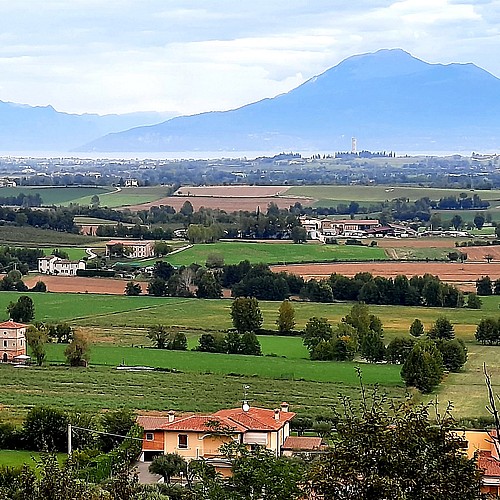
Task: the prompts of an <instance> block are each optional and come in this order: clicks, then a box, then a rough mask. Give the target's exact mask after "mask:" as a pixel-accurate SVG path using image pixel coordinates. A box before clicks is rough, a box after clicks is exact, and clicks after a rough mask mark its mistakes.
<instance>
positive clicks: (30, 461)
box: [0, 450, 67, 468]
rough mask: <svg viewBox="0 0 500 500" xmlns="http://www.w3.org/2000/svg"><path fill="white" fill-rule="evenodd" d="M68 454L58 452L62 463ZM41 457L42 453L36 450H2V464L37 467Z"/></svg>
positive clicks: (58, 457)
mask: <svg viewBox="0 0 500 500" xmlns="http://www.w3.org/2000/svg"><path fill="white" fill-rule="evenodd" d="M66 456H67V455H66V453H58V454H57V459H58V461H59V463H62V462H63V460H64V459H65V458H66ZM39 459H40V453H38V452H36V451H24V450H0V465H4V466H7V467H22V466H23V465H24V464H26V465H29V466H30V467H32V468H35V467H36V464H37V462H38V461H39Z"/></svg>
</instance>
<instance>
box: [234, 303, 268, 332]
mask: <svg viewBox="0 0 500 500" xmlns="http://www.w3.org/2000/svg"><path fill="white" fill-rule="evenodd" d="M231 318H232V320H233V326H234V328H236V330H237V331H238V332H239V333H243V332H255V331H256V330H258V329H259V328H260V327H261V326H262V321H263V318H262V312H261V311H260V307H259V303H258V301H257V299H256V298H254V297H251V298H250V297H238V298H237V299H234V300H233V303H232V304H231Z"/></svg>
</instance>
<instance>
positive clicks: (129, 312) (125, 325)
mask: <svg viewBox="0 0 500 500" xmlns="http://www.w3.org/2000/svg"><path fill="white" fill-rule="evenodd" d="M20 295H21V294H20V293H19V292H2V293H1V294H0V311H5V310H6V307H7V305H8V303H9V302H10V301H13V300H17V298H18V297H19V296H20ZM29 295H30V296H31V297H32V299H33V302H34V304H35V312H36V315H35V320H36V321H45V322H57V321H66V322H70V323H71V324H73V325H75V326H78V327H82V328H86V329H93V328H97V329H100V330H103V329H105V330H108V331H109V332H110V333H112V332H113V331H114V332H115V333H114V334H116V335H119V332H120V331H122V330H123V329H127V330H142V329H144V328H148V327H149V326H151V325H157V324H163V325H165V326H167V327H169V328H175V329H179V328H180V329H186V330H190V331H198V332H200V331H220V330H226V329H228V328H230V327H231V320H230V316H229V311H230V307H231V301H230V300H227V299H221V300H201V299H185V298H169V297H165V298H162V297H149V296H139V297H126V296H120V295H117V296H114V295H111V296H107V295H94V294H58V293H45V294H43V293H38V294H36V293H31V294H29ZM482 300H483V308H482V309H481V310H474V309H465V308H464V309H447V308H430V307H403V306H375V305H373V306H370V311H371V312H372V313H373V314H376V315H377V316H379V317H380V318H381V320H382V323H383V324H384V332H385V337H386V340H388V341H389V340H390V339H391V338H392V337H394V336H395V335H401V334H405V333H406V332H407V331H408V328H409V326H410V324H411V322H412V321H413V319H415V318H420V319H421V320H422V322H423V323H424V325H425V326H426V328H427V327H429V326H430V325H431V324H432V323H433V322H434V321H435V319H436V317H437V316H439V315H444V316H447V317H448V318H450V320H451V321H452V322H453V323H454V325H455V330H456V331H457V333H458V334H460V336H461V337H463V338H464V339H465V340H467V341H470V340H472V339H473V335H474V331H475V327H476V325H477V323H478V322H479V320H480V319H481V318H483V317H485V316H494V317H496V316H497V315H498V306H499V304H500V297H499V296H492V297H483V298H482ZM351 306H352V304H351V303H348V302H336V303H331V304H321V303H314V302H295V303H294V308H295V316H296V322H297V328H298V329H302V328H303V327H304V325H305V323H306V322H307V320H308V319H309V318H311V317H313V316H319V317H325V318H327V319H328V320H329V321H330V322H332V323H336V322H338V321H340V320H341V318H342V317H343V316H345V315H346V314H347V313H348V312H349V310H350V308H351ZM260 307H261V310H262V313H263V317H264V324H263V327H264V328H267V329H275V328H276V327H275V321H276V319H277V315H278V308H279V302H269V301H261V302H260ZM193 311H196V314H193ZM4 317H5V313H4ZM144 334H145V332H144V333H143V335H144ZM276 354H280V353H279V352H277V353H276Z"/></svg>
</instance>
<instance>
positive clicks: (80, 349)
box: [64, 332, 90, 366]
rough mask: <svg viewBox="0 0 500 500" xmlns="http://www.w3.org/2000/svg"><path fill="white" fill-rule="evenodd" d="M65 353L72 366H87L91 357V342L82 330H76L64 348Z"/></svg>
mask: <svg viewBox="0 0 500 500" xmlns="http://www.w3.org/2000/svg"><path fill="white" fill-rule="evenodd" d="M64 355H65V356H66V360H67V361H68V364H69V365H70V366H87V363H88V362H89V359H90V344H89V341H88V339H87V337H86V336H85V335H84V334H83V333H81V332H76V333H75V334H74V335H73V340H72V341H71V342H70V343H69V344H68V347H66V349H65V350H64Z"/></svg>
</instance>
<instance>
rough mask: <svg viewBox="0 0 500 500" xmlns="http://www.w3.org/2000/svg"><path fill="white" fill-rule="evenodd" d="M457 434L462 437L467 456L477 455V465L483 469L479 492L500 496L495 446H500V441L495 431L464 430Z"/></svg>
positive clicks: (498, 469)
mask: <svg viewBox="0 0 500 500" xmlns="http://www.w3.org/2000/svg"><path fill="white" fill-rule="evenodd" d="M457 435H458V436H459V437H461V438H462V439H463V441H464V449H465V448H466V449H467V455H468V457H469V458H472V457H473V456H474V455H476V456H477V463H478V466H479V468H480V469H482V471H483V477H482V479H481V482H482V484H481V493H485V494H486V495H491V496H492V497H495V498H497V497H498V496H500V457H499V454H498V449H497V446H495V444H496V445H498V446H500V442H498V438H497V437H496V431H489V432H488V431H484V430H466V431H463V432H457ZM488 498H489V497H488Z"/></svg>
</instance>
